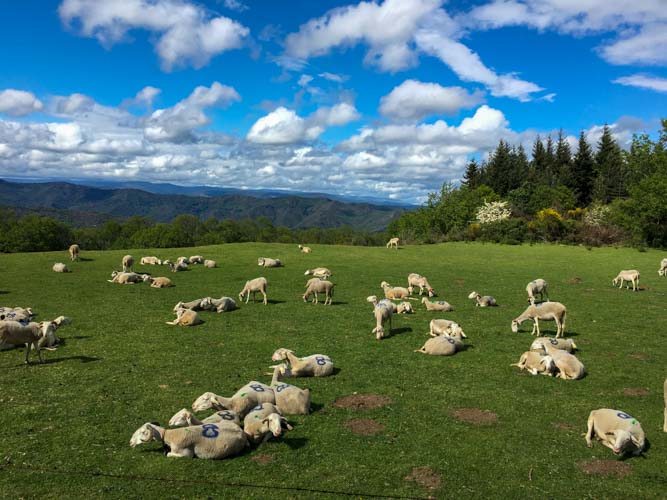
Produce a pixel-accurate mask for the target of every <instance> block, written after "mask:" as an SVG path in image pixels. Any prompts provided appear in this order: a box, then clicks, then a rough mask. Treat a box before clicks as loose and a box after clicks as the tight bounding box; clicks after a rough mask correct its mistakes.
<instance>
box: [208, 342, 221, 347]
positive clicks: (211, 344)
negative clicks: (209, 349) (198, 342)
mask: <svg viewBox="0 0 667 500" xmlns="http://www.w3.org/2000/svg"><path fill="white" fill-rule="evenodd" d="M208 345H210V346H213V347H223V346H224V345H225V344H223V343H222V342H209V343H208Z"/></svg>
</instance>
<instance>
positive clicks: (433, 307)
mask: <svg viewBox="0 0 667 500" xmlns="http://www.w3.org/2000/svg"><path fill="white" fill-rule="evenodd" d="M422 304H424V305H425V306H426V310H427V311H444V312H448V311H453V310H454V308H453V307H452V306H451V304H450V303H449V302H445V301H444V300H439V301H437V302H431V301H430V300H428V299H427V298H426V297H424V298H423V299H422Z"/></svg>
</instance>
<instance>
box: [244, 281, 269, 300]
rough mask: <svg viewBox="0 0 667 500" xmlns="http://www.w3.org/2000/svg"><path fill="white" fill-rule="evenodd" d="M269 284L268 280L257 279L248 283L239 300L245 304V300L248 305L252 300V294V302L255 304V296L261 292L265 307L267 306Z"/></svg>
mask: <svg viewBox="0 0 667 500" xmlns="http://www.w3.org/2000/svg"><path fill="white" fill-rule="evenodd" d="M267 286H268V282H267V281H266V278H263V277H262V278H255V279H254V280H250V281H246V282H245V286H244V287H243V290H241V291H240V292H239V300H240V301H241V302H243V299H244V298H245V299H246V300H245V303H246V304H247V303H248V301H249V300H250V294H251V293H252V301H253V303H254V302H255V294H256V293H257V292H260V293H261V294H262V295H263V296H264V305H266V303H267V300H266V287H267Z"/></svg>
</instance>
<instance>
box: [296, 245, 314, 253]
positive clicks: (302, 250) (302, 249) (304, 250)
mask: <svg viewBox="0 0 667 500" xmlns="http://www.w3.org/2000/svg"><path fill="white" fill-rule="evenodd" d="M299 250H301V253H311V252H312V251H313V249H312V248H310V247H304V246H303V245H299Z"/></svg>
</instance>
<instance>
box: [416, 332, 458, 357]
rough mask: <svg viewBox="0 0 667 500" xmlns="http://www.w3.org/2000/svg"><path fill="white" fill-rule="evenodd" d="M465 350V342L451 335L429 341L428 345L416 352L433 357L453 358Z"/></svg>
mask: <svg viewBox="0 0 667 500" xmlns="http://www.w3.org/2000/svg"><path fill="white" fill-rule="evenodd" d="M461 349H463V342H461V340H460V339H457V338H455V337H450V336H449V335H441V336H439V337H433V338H431V339H428V340H427V341H426V343H425V344H424V345H423V346H422V347H421V348H419V349H416V350H415V352H421V353H422V354H430V355H432V356H452V355H453V354H456V353H457V352H458V351H460V350H461Z"/></svg>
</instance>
